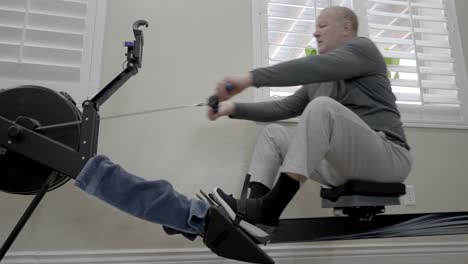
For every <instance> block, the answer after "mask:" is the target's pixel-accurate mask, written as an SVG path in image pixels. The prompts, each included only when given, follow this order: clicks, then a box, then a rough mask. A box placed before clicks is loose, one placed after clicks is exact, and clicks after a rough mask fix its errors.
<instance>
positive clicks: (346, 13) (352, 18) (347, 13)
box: [322, 6, 359, 36]
mask: <svg viewBox="0 0 468 264" xmlns="http://www.w3.org/2000/svg"><path fill="white" fill-rule="evenodd" d="M324 11H334V12H335V15H336V18H337V19H339V22H340V23H344V22H345V21H349V22H351V30H352V31H353V33H354V36H356V35H357V32H358V30H359V21H358V17H357V16H356V13H354V11H353V10H351V9H349V8H347V7H344V6H331V7H328V8H325V9H324V10H322V12H324Z"/></svg>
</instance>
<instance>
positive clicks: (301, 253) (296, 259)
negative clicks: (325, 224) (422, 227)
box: [2, 242, 468, 264]
mask: <svg viewBox="0 0 468 264" xmlns="http://www.w3.org/2000/svg"><path fill="white" fill-rule="evenodd" d="M264 249H265V251H266V252H267V253H268V254H269V255H270V256H272V257H273V258H274V259H275V261H276V263H277V264H319V263H320V264H323V263H326V264H339V263H340V264H341V263H346V264H373V263H377V264H406V263H411V264H419V263H421V264H423V263H424V264H460V263H468V242H431V243H387V244H359V243H355V244H354V243H353V244H346V245H311V244H295V245H294V244H289V245H280V246H268V247H265V248H264ZM234 262H235V261H231V260H226V259H222V258H220V257H218V256H216V255H214V254H213V253H211V251H209V250H208V249H206V248H193V249H165V250H115V251H78V252H22V253H10V254H8V255H7V256H6V257H5V259H4V260H3V262H2V263H3V264H95V263H98V264H124V263H125V264H127V263H135V264H136V263H138V264H147V263H148V264H149V263H160V264H179V263H180V264H187V263H207V264H214V263H216V264H221V263H222V264H224V263H234Z"/></svg>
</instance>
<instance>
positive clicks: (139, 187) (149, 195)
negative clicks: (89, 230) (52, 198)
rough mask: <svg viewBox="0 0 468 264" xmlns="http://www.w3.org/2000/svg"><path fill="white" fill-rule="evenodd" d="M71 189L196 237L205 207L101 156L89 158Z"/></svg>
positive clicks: (164, 185)
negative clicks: (73, 187) (77, 189)
mask: <svg viewBox="0 0 468 264" xmlns="http://www.w3.org/2000/svg"><path fill="white" fill-rule="evenodd" d="M75 186H77V187H78V188H80V189H81V190H83V191H85V192H86V193H88V194H90V195H93V196H95V197H97V198H99V199H101V200H102V201H104V202H106V203H108V204H110V205H112V206H114V207H116V208H118V209H120V210H122V211H124V212H126V213H129V214H131V215H133V216H135V217H138V218H141V219H145V220H147V221H150V222H153V223H157V224H160V225H163V226H166V227H169V228H171V229H175V230H178V231H181V232H186V233H190V234H198V233H199V231H200V230H201V229H202V228H203V226H204V222H205V217H206V214H207V212H208V209H209V205H208V204H207V203H205V202H203V201H200V200H195V199H189V198H188V197H186V196H185V195H183V194H180V193H178V192H177V191H176V190H174V188H173V187H172V184H171V183H169V182H168V181H165V180H155V181H148V180H145V179H143V178H140V177H138V176H135V175H133V174H131V173H129V172H127V171H125V170H124V169H123V168H122V167H121V166H119V165H118V164H115V163H113V162H112V161H111V160H110V159H109V158H108V157H106V156H104V155H97V156H95V157H93V158H92V159H90V160H89V161H88V162H87V163H86V165H85V167H84V168H83V170H82V171H81V172H80V174H79V175H78V177H77V178H76V182H75Z"/></svg>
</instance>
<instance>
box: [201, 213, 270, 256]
mask: <svg viewBox="0 0 468 264" xmlns="http://www.w3.org/2000/svg"><path fill="white" fill-rule="evenodd" d="M206 219H207V227H206V230H205V235H204V239H203V242H204V243H205V245H206V246H207V247H208V248H210V249H211V251H213V252H214V253H215V254H216V255H218V256H221V257H224V258H229V259H234V260H239V261H245V262H252V263H263V264H273V263H275V262H274V261H273V259H272V258H271V257H270V256H268V255H267V254H266V253H265V252H264V251H263V250H262V249H261V248H260V247H259V246H258V245H257V244H256V243H255V242H254V241H253V240H252V239H251V238H250V237H249V236H248V235H247V234H245V233H244V231H242V230H241V229H240V228H239V227H236V226H235V225H234V223H233V222H232V220H231V219H230V218H229V216H228V215H227V214H226V212H225V211H224V209H223V208H221V207H215V206H212V207H211V208H210V210H209V211H208V216H207V218H206Z"/></svg>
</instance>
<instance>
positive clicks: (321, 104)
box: [303, 96, 341, 118]
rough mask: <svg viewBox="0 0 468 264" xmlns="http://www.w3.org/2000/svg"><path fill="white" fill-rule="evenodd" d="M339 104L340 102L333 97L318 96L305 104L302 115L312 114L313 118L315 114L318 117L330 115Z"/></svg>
mask: <svg viewBox="0 0 468 264" xmlns="http://www.w3.org/2000/svg"><path fill="white" fill-rule="evenodd" d="M340 106H341V104H340V103H339V102H337V101H335V100H334V99H332V98H330V97H327V96H320V97H317V98H315V99H314V100H312V101H311V102H310V103H309V104H308V105H307V107H306V109H305V110H304V113H303V115H314V117H315V118H316V117H317V115H318V117H319V118H320V117H323V118H325V117H330V116H331V115H332V114H333V113H334V112H335V109H337V108H338V107H340Z"/></svg>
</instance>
